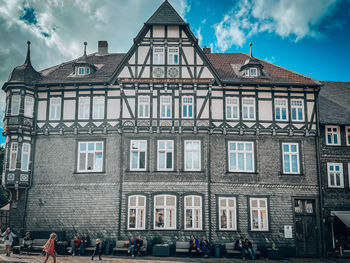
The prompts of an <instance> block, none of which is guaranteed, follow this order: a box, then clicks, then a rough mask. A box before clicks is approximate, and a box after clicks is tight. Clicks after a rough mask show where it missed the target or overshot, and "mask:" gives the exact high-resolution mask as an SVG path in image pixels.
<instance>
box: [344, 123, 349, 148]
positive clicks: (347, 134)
mask: <svg viewBox="0 0 350 263" xmlns="http://www.w3.org/2000/svg"><path fill="white" fill-rule="evenodd" d="M345 134H346V135H345V136H346V146H350V127H349V126H347V127H345Z"/></svg>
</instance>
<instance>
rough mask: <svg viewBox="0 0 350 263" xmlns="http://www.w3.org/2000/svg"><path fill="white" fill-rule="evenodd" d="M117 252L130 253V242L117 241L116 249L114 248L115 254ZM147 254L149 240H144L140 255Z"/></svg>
mask: <svg viewBox="0 0 350 263" xmlns="http://www.w3.org/2000/svg"><path fill="white" fill-rule="evenodd" d="M117 252H127V253H130V252H129V241H128V240H117V242H116V244H115V247H114V248H113V253H117ZM146 252H147V240H143V245H142V247H141V250H140V253H144V254H145V255H146Z"/></svg>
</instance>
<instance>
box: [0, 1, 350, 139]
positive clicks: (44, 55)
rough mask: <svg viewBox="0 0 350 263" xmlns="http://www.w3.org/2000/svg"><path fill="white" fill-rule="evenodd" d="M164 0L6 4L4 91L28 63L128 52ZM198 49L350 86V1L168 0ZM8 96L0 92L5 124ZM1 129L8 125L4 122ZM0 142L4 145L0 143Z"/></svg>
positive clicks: (0, 51) (1, 29)
mask: <svg viewBox="0 0 350 263" xmlns="http://www.w3.org/2000/svg"><path fill="white" fill-rule="evenodd" d="M162 2H163V0H127V1H126V0H0V86H2V85H3V83H4V82H6V81H7V79H8V77H9V75H10V73H11V71H12V69H13V68H14V67H15V66H18V65H21V64H23V62H24V60H25V54H26V41H27V40H30V41H31V43H32V45H31V57H32V64H33V66H34V68H35V69H37V70H42V69H45V68H48V67H50V66H53V65H57V64H60V63H62V62H65V61H68V60H71V59H74V58H77V57H80V56H81V55H82V54H83V43H84V41H87V42H88V46H87V51H88V53H92V52H96V51H97V42H98V40H107V41H108V43H109V52H112V53H118V52H123V53H124V52H125V53H126V52H127V51H128V50H129V48H130V47H131V45H132V41H133V38H134V37H135V36H136V35H137V33H138V32H139V30H140V29H141V28H142V26H143V23H144V22H146V21H147V19H148V18H149V17H150V16H151V15H152V14H153V13H154V12H155V10H156V9H157V8H158V7H159V5H160V4H161V3H162ZM169 2H170V3H171V4H172V5H173V6H174V8H175V9H176V10H177V11H178V13H179V14H180V15H181V16H182V17H183V18H184V19H185V21H186V22H188V23H189V25H190V28H191V30H192V31H193V33H194V34H195V36H196V37H197V38H198V40H199V44H200V46H207V47H211V48H212V52H231V53H234V52H244V53H249V42H252V43H253V55H254V56H255V57H257V58H260V59H263V60H267V61H269V62H271V63H274V64H277V65H279V66H282V67H285V68H288V69H290V70H293V71H296V72H299V73H301V74H304V75H307V76H310V77H313V78H315V79H318V80H335V81H350V64H349V61H350V51H349V48H350V0H293V1H291V0H169ZM4 98H5V94H4V92H0V113H1V116H0V117H1V120H2V118H3V114H4V106H5V105H4V101H5V100H4ZM0 127H2V121H1V123H0ZM0 143H1V140H0Z"/></svg>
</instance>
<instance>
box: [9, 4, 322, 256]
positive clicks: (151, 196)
mask: <svg viewBox="0 0 350 263" xmlns="http://www.w3.org/2000/svg"><path fill="white" fill-rule="evenodd" d="M320 86H321V84H320V83H319V82H318V81H316V80H314V79H312V78H310V77H307V76H303V75H301V74H298V73H295V72H292V71H289V70H287V69H284V68H281V67H279V66H276V65H273V64H271V63H268V62H265V61H262V60H260V59H257V58H255V57H253V55H252V53H251V54H250V55H246V54H242V53H211V52H210V49H209V48H203V50H202V49H201V48H200V47H199V46H198V40H197V39H196V37H195V36H194V35H193V33H192V32H191V30H190V28H189V25H188V24H187V23H186V22H184V20H183V19H182V18H181V17H180V16H179V15H178V14H177V12H176V11H175V10H174V9H173V7H172V6H171V5H170V4H169V3H168V2H167V1H165V2H164V3H163V4H162V5H161V6H160V8H159V9H158V10H157V11H156V12H155V13H154V14H153V15H152V17H151V18H150V19H149V20H148V21H147V22H146V23H145V24H144V26H143V27H142V29H141V31H140V32H139V34H138V35H137V36H136V38H135V40H134V43H133V45H132V47H131V48H130V50H129V52H128V53H126V54H109V53H108V45H107V42H105V41H100V42H99V48H98V52H97V53H94V54H91V55H87V54H86V52H84V55H83V56H82V57H81V58H79V59H77V60H74V61H70V62H67V63H63V64H60V65H57V66H54V67H52V68H49V69H46V70H43V71H41V72H40V73H39V72H37V71H35V70H34V69H33V67H32V66H31V63H30V52H29V46H28V54H27V59H26V62H25V64H24V65H22V66H19V67H17V68H15V69H14V70H13V72H12V74H11V75H10V78H9V81H8V82H6V83H5V84H4V86H3V90H4V91H5V92H6V102H7V108H6V116H5V119H4V135H5V136H6V150H7V155H6V160H5V167H4V168H5V169H4V174H3V185H4V186H5V187H6V189H8V190H9V191H10V193H11V200H12V201H11V209H10V221H11V222H12V224H13V228H15V230H16V231H25V230H38V229H41V230H65V231H66V232H67V233H68V234H70V235H72V234H73V233H74V232H77V231H89V232H90V234H91V236H103V237H110V238H119V239H125V238H127V237H128V236H129V235H131V234H134V235H137V234H138V233H141V234H142V235H143V236H145V237H147V238H148V239H150V238H151V237H152V236H154V235H156V234H159V235H162V236H163V237H164V238H165V239H166V240H168V241H175V240H189V238H190V235H192V234H193V235H195V236H197V237H200V236H203V235H206V236H207V237H209V239H210V240H211V241H212V242H215V243H225V242H229V241H232V240H234V239H237V238H238V237H239V236H240V235H243V236H245V237H249V238H250V239H252V240H253V241H254V242H256V243H257V244H258V245H265V246H271V245H272V243H275V244H276V245H277V246H278V247H290V248H295V249H296V252H297V254H298V255H303V256H306V255H307V256H316V255H319V253H320V235H319V232H320V231H319V228H320V219H319V188H318V176H317V158H316V148H317V147H316V146H317V110H316V108H317V107H316V105H317V104H316V101H317V97H318V92H319V88H320ZM310 225H311V226H312V228H310ZM287 228H288V229H292V235H291V236H289V235H288V231H286V230H285V229H287Z"/></svg>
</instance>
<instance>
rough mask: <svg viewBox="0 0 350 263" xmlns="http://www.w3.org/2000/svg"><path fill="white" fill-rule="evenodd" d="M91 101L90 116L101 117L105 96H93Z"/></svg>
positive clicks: (102, 116)
mask: <svg viewBox="0 0 350 263" xmlns="http://www.w3.org/2000/svg"><path fill="white" fill-rule="evenodd" d="M93 102H94V104H93V113H92V118H93V119H103V118H104V116H105V97H102V96H99V97H94V99H93Z"/></svg>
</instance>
